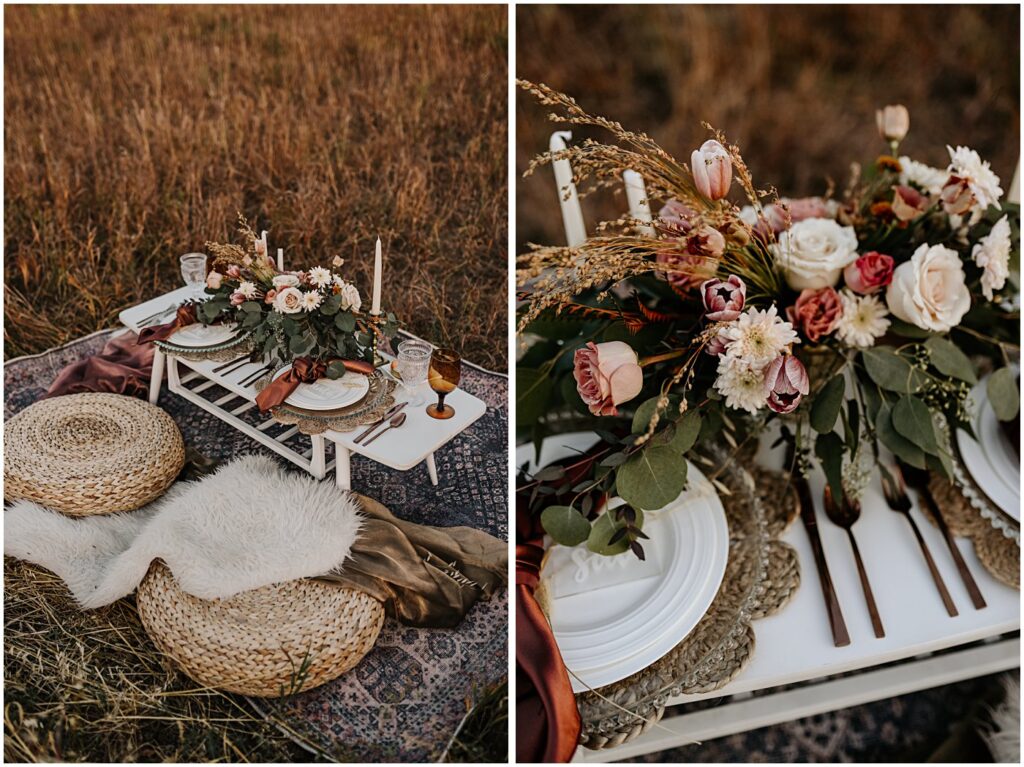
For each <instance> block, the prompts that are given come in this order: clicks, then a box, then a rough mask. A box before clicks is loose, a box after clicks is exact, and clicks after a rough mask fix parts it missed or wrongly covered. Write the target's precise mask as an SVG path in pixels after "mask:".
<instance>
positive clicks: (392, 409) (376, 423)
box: [352, 402, 409, 444]
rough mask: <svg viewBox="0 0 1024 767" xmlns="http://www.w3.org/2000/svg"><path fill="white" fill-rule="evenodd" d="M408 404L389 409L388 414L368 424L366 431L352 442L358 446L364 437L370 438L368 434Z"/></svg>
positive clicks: (399, 404)
mask: <svg viewBox="0 0 1024 767" xmlns="http://www.w3.org/2000/svg"><path fill="white" fill-rule="evenodd" d="M408 404H409V403H408V402H399V403H398V404H397V405H395V406H394V407H392V408H391V409H389V410H388V412H386V413H385V414H384V415H383V416H381V418H380V420H377V421H374V422H373V423H372V424H370V428H368V429H367V430H366V431H364V432H363V433H362V434H360V435H359V436H358V437H356V438H355V439H354V440H352V441H353V442H355V443H357V444H358V443H359V441H360V440H363V439H366V437H368V436H370V432H372V431H373V430H374V429H376V428H377V427H378V426H380V425H381V424H382V423H384V422H385V421H388V420H390V419H391V418H393V417H394V415H395V414H396V413H397V412H398V411H400V410H401V409H402V408H404V407H405V406H406V405H408Z"/></svg>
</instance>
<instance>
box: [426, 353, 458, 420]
mask: <svg viewBox="0 0 1024 767" xmlns="http://www.w3.org/2000/svg"><path fill="white" fill-rule="evenodd" d="M461 373H462V359H461V358H460V357H459V355H458V352H455V351H453V350H451V349H435V350H434V353H433V354H432V355H430V369H429V371H428V372H427V380H428V381H429V382H430V388H431V389H433V390H434V391H436V392H437V404H436V405H427V415H429V416H430V417H431V418H451V417H452V416H453V415H455V408H453V407H452V406H451V405H445V404H444V398H445V395H446V394H451V393H452V392H453V391H455V389H456V388H457V387H458V385H459V378H460V376H461Z"/></svg>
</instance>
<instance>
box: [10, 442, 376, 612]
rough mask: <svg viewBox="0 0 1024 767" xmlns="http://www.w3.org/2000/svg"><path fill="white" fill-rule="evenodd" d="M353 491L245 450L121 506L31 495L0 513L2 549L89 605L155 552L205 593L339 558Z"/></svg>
mask: <svg viewBox="0 0 1024 767" xmlns="http://www.w3.org/2000/svg"><path fill="white" fill-rule="evenodd" d="M359 511H360V510H359V504H358V501H357V500H356V498H355V496H353V495H351V494H350V493H349V492H348V491H345V490H339V489H338V488H336V487H335V486H334V484H333V483H332V482H317V481H316V480H314V479H313V478H311V477H309V476H308V475H305V474H297V473H288V472H286V471H284V469H283V468H282V467H281V466H280V465H279V464H278V463H277V462H276V461H275V460H273V459H272V458H270V457H268V456H265V455H250V456H243V457H240V458H237V459H235V460H233V461H231V462H230V463H228V464H226V465H224V466H222V467H221V468H220V469H218V470H217V472H216V473H215V474H212V475H210V476H208V477H204V478H203V479H201V480H198V481H196V482H187V483H178V484H176V485H174V486H173V487H172V488H171V489H170V491H168V492H167V493H166V494H165V495H164V496H162V497H161V498H159V499H157V500H156V501H154V502H153V503H151V504H149V505H148V506H146V507H144V508H142V509H139V510H138V511H133V512H129V513H125V514H103V515H97V516H91V517H80V518H71V517H66V516H64V515H63V514H60V513H59V512H56V511H51V510H49V509H46V508H43V507H42V506H38V505H36V504H34V503H30V502H28V501H18V502H16V503H14V504H13V505H12V506H11V507H9V508H8V509H7V510H6V512H5V514H4V553H5V554H8V555H10V556H14V557H18V558H19V559H25V560H28V561H29V562H33V563H34V564H37V565H40V566H42V567H45V568H46V569H47V570H50V571H52V572H54V573H56V574H57V575H58V576H60V577H61V579H63V580H64V582H65V583H66V584H67V585H68V588H70V589H71V592H72V594H73V595H74V597H75V599H77V600H78V602H79V603H80V604H81V605H82V607H86V608H94V607H101V606H102V605H107V604H110V603H111V602H113V601H115V600H117V599H119V598H121V597H123V596H125V595H127V594H130V593H131V592H132V591H133V590H134V589H135V587H136V586H138V584H139V583H140V582H141V581H142V578H143V577H144V576H145V575H146V571H147V570H148V569H149V566H150V563H152V561H153V560H154V559H157V558H159V559H162V560H163V561H164V562H165V563H166V564H167V566H168V567H169V568H170V569H171V571H172V572H173V573H174V577H175V578H176V579H177V581H178V583H179V585H180V586H181V588H182V589H183V590H184V591H186V592H188V593H189V594H193V595H194V596H197V597H199V598H201V599H216V598H226V597H230V596H233V595H235V594H237V593H239V592H242V591H247V590H249V589H255V588H260V587H261V586H266V585H269V584H271V583H278V582H281V581H288V580H294V579H296V578H305V577H311V576H316V575H323V574H324V573H326V572H328V571H330V570H332V569H334V568H336V567H338V566H340V565H341V564H342V563H343V562H344V561H345V558H346V557H347V556H348V553H349V550H350V549H351V547H352V543H353V542H354V541H355V539H356V536H357V534H358V533H359V527H360V525H361V522H362V520H361V517H360V514H359Z"/></svg>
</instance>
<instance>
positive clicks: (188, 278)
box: [180, 253, 206, 299]
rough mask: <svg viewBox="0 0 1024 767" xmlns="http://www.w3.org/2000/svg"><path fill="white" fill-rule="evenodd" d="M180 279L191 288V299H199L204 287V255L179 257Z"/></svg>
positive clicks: (188, 254) (187, 254)
mask: <svg viewBox="0 0 1024 767" xmlns="http://www.w3.org/2000/svg"><path fill="white" fill-rule="evenodd" d="M180 260H181V277H182V279H184V280H185V284H186V285H188V286H189V287H190V288H192V297H193V298H196V299H198V298H200V297H201V296H202V295H203V287H204V286H205V285H206V254H205V253H186V254H185V255H184V256H182V257H181V259H180Z"/></svg>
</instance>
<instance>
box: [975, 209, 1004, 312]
mask: <svg viewBox="0 0 1024 767" xmlns="http://www.w3.org/2000/svg"><path fill="white" fill-rule="evenodd" d="M1012 247H1013V246H1012V244H1011V242H1010V222H1009V220H1007V217H1006V216H1003V217H1002V218H1001V219H999V220H998V221H996V224H995V226H993V227H992V231H990V232H989V233H988V234H986V235H985V236H984V237H982V238H981V240H979V241H978V243H977V244H976V245H975V246H974V250H972V251H971V257H972V258H973V259H974V263H976V264H977V265H978V266H980V267H981V268H982V269H983V270H984V271H983V272H982V274H981V292H982V293H984V294H985V298H987V299H988V300H989V301H991V300H992V295H993V293H994V292H995V291H997V290H1001V289H1002V287H1003V285H1005V284H1006V278H1007V277H1008V276H1009V275H1010V249H1011V248H1012Z"/></svg>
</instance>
